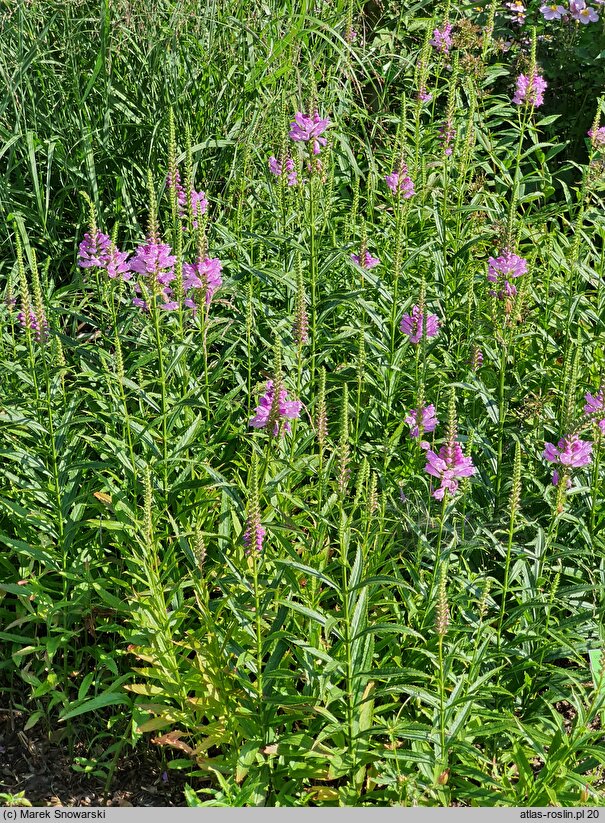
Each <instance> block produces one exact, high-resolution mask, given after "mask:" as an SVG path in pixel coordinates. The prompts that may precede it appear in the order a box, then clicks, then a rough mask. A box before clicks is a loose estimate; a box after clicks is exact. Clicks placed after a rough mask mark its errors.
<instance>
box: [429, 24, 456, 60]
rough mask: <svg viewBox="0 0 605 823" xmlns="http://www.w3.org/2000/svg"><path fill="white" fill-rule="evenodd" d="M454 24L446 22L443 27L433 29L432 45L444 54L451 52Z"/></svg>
mask: <svg viewBox="0 0 605 823" xmlns="http://www.w3.org/2000/svg"><path fill="white" fill-rule="evenodd" d="M451 35H452V26H451V24H450V23H446V24H445V25H444V26H443V28H442V29H435V30H434V31H433V39H432V40H430V44H431V46H432V47H433V48H434V49H435V50H436V51H438V52H441V53H442V54H449V52H450V48H451V45H452V36H451Z"/></svg>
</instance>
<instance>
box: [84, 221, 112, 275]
mask: <svg viewBox="0 0 605 823" xmlns="http://www.w3.org/2000/svg"><path fill="white" fill-rule="evenodd" d="M110 244H111V239H110V238H109V236H108V235H107V234H103V232H101V231H98V230H97V232H96V233H95V234H94V235H91V234H90V232H86V234H85V235H84V238H83V240H82V242H81V243H80V245H79V247H78V265H79V266H80V268H82V269H92V268H98V269H104V268H105V267H106V265H107V255H108V251H109V246H110Z"/></svg>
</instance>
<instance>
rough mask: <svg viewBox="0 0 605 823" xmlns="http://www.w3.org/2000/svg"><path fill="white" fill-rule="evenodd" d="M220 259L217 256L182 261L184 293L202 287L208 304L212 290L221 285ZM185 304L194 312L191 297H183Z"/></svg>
mask: <svg viewBox="0 0 605 823" xmlns="http://www.w3.org/2000/svg"><path fill="white" fill-rule="evenodd" d="M222 270H223V268H222V266H221V261H220V260H219V259H218V257H205V258H204V259H203V260H198V261H197V263H194V264H191V263H183V291H184V292H185V294H186V295H188V293H189V292H191V291H193V290H194V289H204V290H205V292H206V297H205V300H206V305H207V306H208V305H209V304H210V301H211V300H212V297H213V296H214V292H215V291H216V290H217V289H220V287H221V286H222V285H223V279H222V277H221V271H222ZM185 305H186V306H187V307H188V308H190V309H193V312H194V314H195V311H196V308H197V307H196V303H195V300H194V298H193V297H190V296H186V297H185Z"/></svg>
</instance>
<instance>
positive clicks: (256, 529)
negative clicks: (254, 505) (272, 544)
mask: <svg viewBox="0 0 605 823" xmlns="http://www.w3.org/2000/svg"><path fill="white" fill-rule="evenodd" d="M252 519H253V518H252V516H250V517H248V527H247V529H246V531H245V532H244V536H243V542H244V546H245V547H246V554H251V553H252V552H255V553H256V554H258V555H260V554H262V551H263V540H264V539H265V535H266V534H267V531H266V529H263V527H262V526H261V524H260V519H258V520H256V521H255V522H254V524H253V523H252V522H251V521H252ZM253 543H254V545H252V544H253Z"/></svg>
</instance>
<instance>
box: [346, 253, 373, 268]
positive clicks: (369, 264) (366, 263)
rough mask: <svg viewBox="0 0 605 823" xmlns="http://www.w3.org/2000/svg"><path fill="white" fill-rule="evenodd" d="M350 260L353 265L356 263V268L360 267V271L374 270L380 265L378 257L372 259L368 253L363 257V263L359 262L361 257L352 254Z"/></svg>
mask: <svg viewBox="0 0 605 823" xmlns="http://www.w3.org/2000/svg"><path fill="white" fill-rule="evenodd" d="M351 260H352V261H353V262H354V263H357V265H358V266H361V268H362V269H375V268H376V266H379V265H380V260H379V258H378V257H372V255H371V254H370V252H369V251H366V252H365V253H364V256H363V262H362V260H361V256H360V255H358V254H352V255H351Z"/></svg>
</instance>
